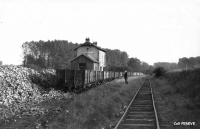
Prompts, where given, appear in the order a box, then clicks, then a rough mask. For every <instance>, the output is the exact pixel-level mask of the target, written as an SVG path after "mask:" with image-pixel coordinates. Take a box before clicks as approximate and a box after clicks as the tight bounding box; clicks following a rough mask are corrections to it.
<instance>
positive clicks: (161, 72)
mask: <svg viewBox="0 0 200 129" xmlns="http://www.w3.org/2000/svg"><path fill="white" fill-rule="evenodd" d="M153 73H154V74H155V77H161V76H163V75H165V73H166V70H165V69H164V68H163V67H157V68H155V69H154V71H153Z"/></svg>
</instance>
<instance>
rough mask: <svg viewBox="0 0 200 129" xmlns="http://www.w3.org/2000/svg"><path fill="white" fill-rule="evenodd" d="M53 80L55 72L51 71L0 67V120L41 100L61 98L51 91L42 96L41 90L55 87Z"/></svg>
mask: <svg viewBox="0 0 200 129" xmlns="http://www.w3.org/2000/svg"><path fill="white" fill-rule="evenodd" d="M55 79H56V76H55V70H52V69H48V70H43V71H40V72H38V71H35V70H33V69H30V68H25V67H22V66H14V65H10V66H5V67H0V119H5V118H8V117H10V116H12V115H15V114H16V113H17V112H21V111H23V110H25V109H27V108H28V107H29V106H30V105H34V104H37V103H39V102H41V101H43V100H46V99H51V98H53V97H55V96H56V97H58V96H63V94H61V93H59V92H58V91H54V90H53V89H52V90H50V92H48V93H46V94H43V93H44V90H42V88H44V87H45V88H48V87H52V86H53V85H54V86H55ZM41 87H42V88H41ZM54 92H55V93H54ZM49 93H50V94H49ZM64 96H69V95H66V94H64ZM62 98H65V97H62Z"/></svg>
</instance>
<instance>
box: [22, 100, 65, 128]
mask: <svg viewBox="0 0 200 129" xmlns="http://www.w3.org/2000/svg"><path fill="white" fill-rule="evenodd" d="M65 102H66V101H64V102H61V103H60V104H59V105H58V106H55V107H53V108H52V109H51V110H50V111H49V112H47V113H45V114H43V115H42V116H41V117H40V118H38V119H37V120H35V121H34V122H32V123H31V124H30V125H28V126H27V127H25V129H29V128H30V127H31V126H33V125H34V124H36V123H37V122H38V121H40V120H41V119H42V118H44V117H45V116H46V115H47V114H49V113H51V112H52V111H53V110H55V109H57V108H58V107H60V106H62V105H63V104H64V103H65Z"/></svg>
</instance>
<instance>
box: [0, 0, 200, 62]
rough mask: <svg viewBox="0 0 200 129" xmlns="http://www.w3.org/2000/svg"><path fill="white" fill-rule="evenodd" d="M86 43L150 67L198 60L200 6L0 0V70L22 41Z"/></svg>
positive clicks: (16, 56) (150, 0) (193, 0)
mask: <svg viewBox="0 0 200 129" xmlns="http://www.w3.org/2000/svg"><path fill="white" fill-rule="evenodd" d="M86 37H89V38H90V39H91V40H92V41H97V42H98V46H100V47H102V48H109V49H119V50H121V51H125V52H127V53H128V55H129V57H137V58H138V59H140V60H141V61H145V62H147V63H149V64H153V63H155V62H178V59H179V58H182V57H196V56H200V0H0V60H1V61H3V64H21V62H22V49H21V45H22V44H23V43H24V42H26V41H32V40H33V41H39V40H44V41H47V40H54V39H57V40H68V41H70V42H73V43H83V42H85V38H86Z"/></svg>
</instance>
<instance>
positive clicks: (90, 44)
mask: <svg viewBox="0 0 200 129" xmlns="http://www.w3.org/2000/svg"><path fill="white" fill-rule="evenodd" d="M82 46H89V47H96V48H97V49H99V50H101V51H104V52H106V50H105V49H102V48H100V47H98V46H96V45H94V44H92V43H90V42H85V43H83V44H81V45H80V46H78V47H77V48H75V49H74V50H77V49H78V48H79V47H82Z"/></svg>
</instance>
